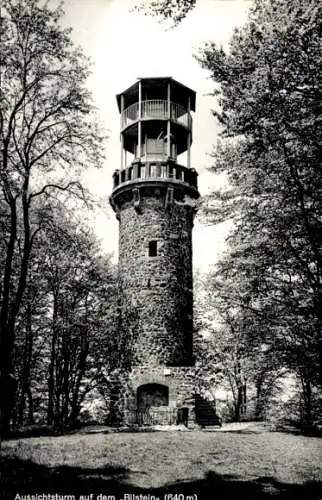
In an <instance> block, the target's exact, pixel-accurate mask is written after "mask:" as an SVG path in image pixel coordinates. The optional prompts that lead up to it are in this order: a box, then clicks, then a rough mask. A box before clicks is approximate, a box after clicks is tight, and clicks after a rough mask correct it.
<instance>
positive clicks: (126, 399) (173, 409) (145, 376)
mask: <svg viewBox="0 0 322 500" xmlns="http://www.w3.org/2000/svg"><path fill="white" fill-rule="evenodd" d="M146 384H158V385H162V386H166V387H167V388H168V390H169V404H168V405H167V406H160V407H151V408H149V410H148V412H149V416H150V417H152V420H153V422H151V419H150V420H149V421H148V420H147V419H148V417H147V415H145V412H146V409H145V410H144V409H142V410H139V409H138V406H137V391H138V389H139V387H141V386H143V385H146ZM117 386H118V388H119V391H118V394H117V402H116V404H115V406H117V407H118V414H119V419H120V422H123V423H124V424H130V425H131V424H133V423H140V422H136V421H135V420H136V416H137V415H138V419H139V420H141V421H142V425H145V424H146V425H148V424H150V425H151V424H152V423H154V424H171V423H172V424H176V423H177V414H178V410H179V409H180V408H188V409H189V417H188V418H189V424H193V423H194V422H195V398H194V394H195V390H196V387H195V369H194V367H166V366H161V365H159V366H153V367H151V366H148V365H141V366H136V367H134V368H133V369H132V370H131V371H130V372H129V373H127V374H123V376H121V378H119V379H118V382H117Z"/></svg>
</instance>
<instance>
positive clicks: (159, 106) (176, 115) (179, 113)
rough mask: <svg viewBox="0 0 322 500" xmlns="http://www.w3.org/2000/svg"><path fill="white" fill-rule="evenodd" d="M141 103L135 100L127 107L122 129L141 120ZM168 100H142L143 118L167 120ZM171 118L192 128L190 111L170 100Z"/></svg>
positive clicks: (122, 120) (122, 119)
mask: <svg viewBox="0 0 322 500" xmlns="http://www.w3.org/2000/svg"><path fill="white" fill-rule="evenodd" d="M139 116H140V114H139V103H138V102H135V103H134V104H132V105H131V106H129V107H128V108H126V109H125V110H124V111H123V113H122V116H121V127H122V130H123V129H124V128H126V127H128V126H130V125H131V124H132V123H135V122H136V121H138V120H139ZM168 118H169V114H168V101H165V100H161V99H154V100H148V101H142V102H141V120H157V119H160V120H167V119H168ZM170 119H171V121H173V122H176V123H179V124H180V125H182V126H184V127H186V128H187V129H189V130H191V126H192V118H191V115H190V113H189V111H188V110H187V109H186V108H184V107H183V106H181V105H180V104H177V103H175V102H170Z"/></svg>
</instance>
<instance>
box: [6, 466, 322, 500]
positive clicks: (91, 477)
mask: <svg viewBox="0 0 322 500" xmlns="http://www.w3.org/2000/svg"><path fill="white" fill-rule="evenodd" d="M130 472H131V471H130V470H127V469H124V468H121V467H120V468H114V467H110V466H108V465H107V466H106V467H102V468H97V469H86V468H76V467H70V466H61V467H55V468H51V467H47V466H44V465H38V464H35V463H33V462H31V461H24V460H20V459H17V458H6V457H1V458H0V474H1V475H0V478H1V479H0V491H1V499H2V500H14V499H15V497H16V495H17V494H19V495H20V496H21V498H22V496H24V495H32V494H36V493H37V494H43V493H45V494H46V495H48V494H53V493H57V494H60V495H62V494H64V495H75V500H78V499H79V496H80V495H88V494H90V493H93V500H96V496H97V495H99V494H101V493H103V494H104V495H115V498H116V500H119V499H121V498H122V495H123V494H124V493H131V494H142V495H147V494H148V493H149V494H150V495H155V496H156V497H160V499H162V500H163V498H164V495H165V494H173V495H174V494H176V493H177V494H179V493H180V494H182V495H183V496H181V497H180V496H179V497H178V498H184V499H185V500H187V499H188V498H189V500H190V498H191V496H192V495H194V498H195V499H196V498H197V499H198V500H206V499H207V500H208V499H212V498H214V499H218V500H221V499H226V498H232V499H234V498H242V499H243V500H244V499H245V500H269V499H272V498H274V500H291V499H292V500H293V499H295V498H303V499H307V500H321V499H322V482H320V481H310V482H306V483H305V484H284V483H280V482H278V481H276V480H275V479H274V478H272V477H259V478H256V479H254V480H248V481H246V480H242V479H241V478H238V477H235V476H228V475H219V474H216V473H215V472H213V471H209V472H208V473H207V474H206V475H205V477H204V478H203V479H200V480H192V481H190V482H180V481H179V482H177V483H174V484H166V485H164V486H163V487H161V488H149V489H143V488H139V487H137V486H135V485H133V484H131V483H129V481H128V478H129V475H130ZM131 476H132V478H133V472H132V473H131ZM16 500H18V497H16ZM24 500H36V498H34V499H33V498H32V497H29V499H27V498H25V499H24ZM43 500H45V499H43ZM48 500H50V498H49V499H48ZM59 500H60V499H59ZM84 500H88V499H86V498H85V499H84ZM109 500H112V499H111V498H110V499H109ZM128 500H136V498H135V497H134V496H133V497H132V498H131V497H129V498H128ZM149 500H153V497H152V498H151V497H150V499H149Z"/></svg>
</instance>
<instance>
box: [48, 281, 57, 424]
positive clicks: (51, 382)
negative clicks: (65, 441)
mask: <svg viewBox="0 0 322 500" xmlns="http://www.w3.org/2000/svg"><path fill="white" fill-rule="evenodd" d="M53 295H54V302H53V316H52V338H51V350H50V362H49V375H48V408H47V423H48V425H52V424H53V423H54V397H55V386H56V384H55V365H56V344H57V338H58V324H57V320H58V290H54V292H53Z"/></svg>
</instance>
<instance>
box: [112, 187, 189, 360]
mask: <svg viewBox="0 0 322 500" xmlns="http://www.w3.org/2000/svg"><path fill="white" fill-rule="evenodd" d="M193 216H194V211H193V208H192V207H191V206H189V205H187V204H185V203H183V202H182V201H181V202H180V201H174V203H173V204H172V205H171V206H170V207H167V206H166V191H165V190H162V189H160V188H152V187H151V188H149V189H148V190H145V191H144V193H142V194H141V199H140V206H139V208H138V207H136V206H134V204H133V201H125V202H124V203H122V204H121V206H120V207H119V222H120V228H119V284H120V299H121V304H120V305H121V314H122V325H123V327H124V328H125V329H126V330H127V332H126V333H127V335H129V337H131V345H132V346H133V351H132V365H146V364H149V365H150V366H151V367H152V366H153V365H160V364H164V365H172V366H175V365H176V366H186V365H191V364H192V330H193V319H192V301H193V295H192V242H191V237H192V227H193ZM151 241H156V242H157V255H156V256H149V243H150V242H151Z"/></svg>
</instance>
